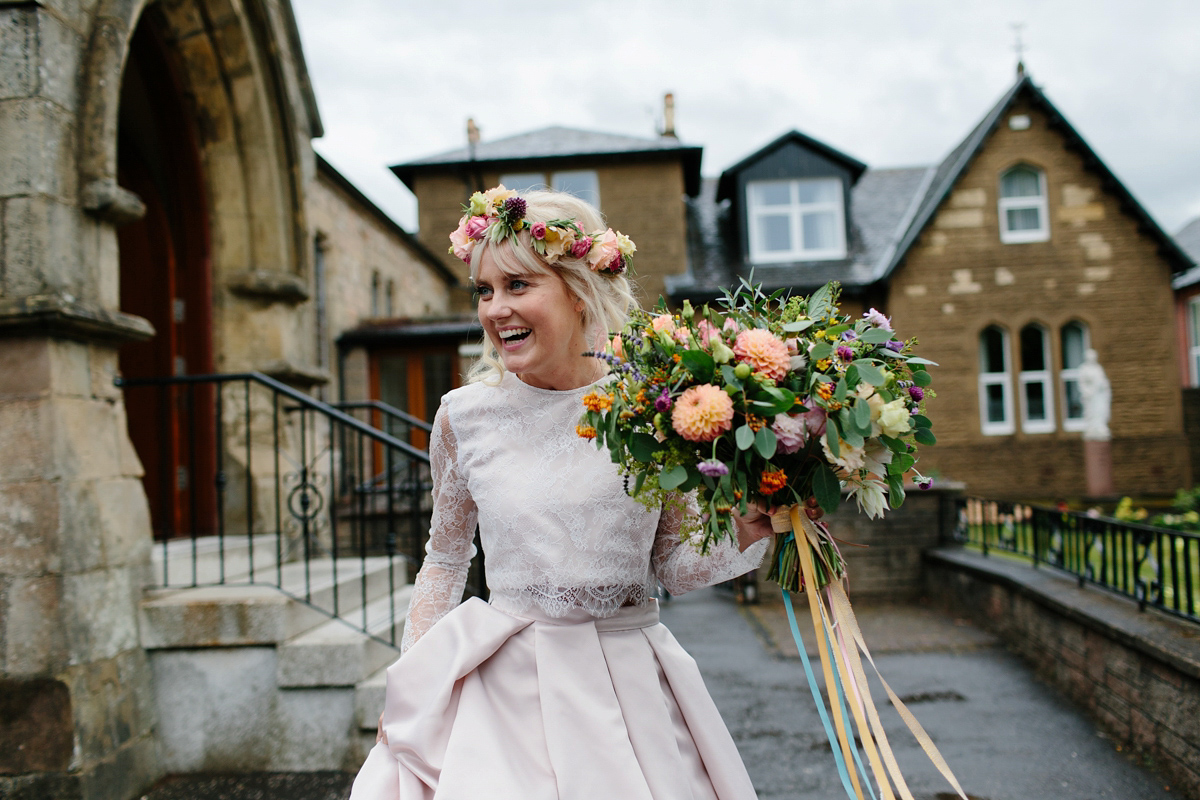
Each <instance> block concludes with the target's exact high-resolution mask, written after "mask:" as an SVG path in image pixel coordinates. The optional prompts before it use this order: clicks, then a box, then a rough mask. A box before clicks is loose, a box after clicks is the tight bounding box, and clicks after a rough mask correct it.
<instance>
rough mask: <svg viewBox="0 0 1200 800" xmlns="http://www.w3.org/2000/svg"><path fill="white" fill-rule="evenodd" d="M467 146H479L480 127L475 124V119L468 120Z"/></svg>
mask: <svg viewBox="0 0 1200 800" xmlns="http://www.w3.org/2000/svg"><path fill="white" fill-rule="evenodd" d="M467 144H469V145H477V144H479V126H478V125H476V124H475V119H474V118H473V117H471V118H468V119H467Z"/></svg>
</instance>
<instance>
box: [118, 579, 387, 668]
mask: <svg viewBox="0 0 1200 800" xmlns="http://www.w3.org/2000/svg"><path fill="white" fill-rule="evenodd" d="M389 561H390V562H391V564H392V568H393V570H394V574H393V575H392V576H390V577H389V570H388V567H389ZM404 575H405V573H404V562H403V561H402V560H401V559H399V558H395V559H389V558H388V557H387V556H375V557H371V558H367V559H366V560H365V561H364V560H362V559H358V558H346V559H337V560H336V561H334V560H333V559H321V560H317V561H312V562H310V563H309V564H308V565H306V564H305V563H304V562H293V563H290V564H285V565H284V566H283V585H282V590H283V591H280V589H278V588H276V587H274V586H262V585H241V586H234V585H226V586H207V587H200V588H196V589H150V590H147V592H146V594H145V598H144V599H143V602H142V609H141V611H142V626H141V635H142V646H143V647H145V648H147V649H160V648H176V647H228V646H236V645H277V644H279V643H281V642H285V641H287V640H289V639H292V638H294V637H296V636H299V635H300V634H302V633H304V632H305V631H308V630H310V629H312V628H313V627H315V626H317V625H319V624H320V623H322V622H324V621H325V620H328V619H329V615H330V614H332V613H334V612H335V611H336V612H337V613H338V614H339V615H349V614H350V613H351V612H353V611H354V610H355V609H358V608H360V607H361V606H362V605H363V603H364V602H365V603H370V602H372V601H374V600H377V599H379V598H380V597H383V596H384V595H386V594H388V593H389V592H390V591H392V590H393V588H394V587H396V586H403V585H404V583H405V579H404ZM293 598H295V599H293ZM297 600H300V601H303V602H297ZM319 609H320V610H319ZM321 610H324V611H326V612H327V613H322V611H321Z"/></svg>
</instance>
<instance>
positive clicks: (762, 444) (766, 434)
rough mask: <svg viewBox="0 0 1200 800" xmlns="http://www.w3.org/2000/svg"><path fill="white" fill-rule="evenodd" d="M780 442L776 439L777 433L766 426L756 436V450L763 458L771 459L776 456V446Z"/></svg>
mask: <svg viewBox="0 0 1200 800" xmlns="http://www.w3.org/2000/svg"><path fill="white" fill-rule="evenodd" d="M777 444H778V440H777V439H776V438H775V431H773V430H771V429H770V428H769V427H767V426H766V425H763V426H762V427H761V428H759V429H758V433H756V434H755V435H754V449H755V450H757V451H758V454H759V455H760V456H762V457H763V458H771V457H772V456H774V455H775V446H776V445H777Z"/></svg>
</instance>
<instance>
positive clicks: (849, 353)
mask: <svg viewBox="0 0 1200 800" xmlns="http://www.w3.org/2000/svg"><path fill="white" fill-rule="evenodd" d="M837 354H838V358H840V359H841V360H842V361H853V360H854V351H853V350H851V349H850V346H849V345H846V344H839V345H838V349H837Z"/></svg>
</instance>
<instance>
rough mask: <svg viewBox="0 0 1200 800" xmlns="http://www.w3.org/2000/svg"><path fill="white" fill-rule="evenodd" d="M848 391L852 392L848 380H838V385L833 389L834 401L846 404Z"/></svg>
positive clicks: (843, 378) (842, 378)
mask: <svg viewBox="0 0 1200 800" xmlns="http://www.w3.org/2000/svg"><path fill="white" fill-rule="evenodd" d="M848 391H850V386H849V384H847V383H846V378H845V377H841V378H838V382H837V385H836V386H834V387H833V399H834V400H836V401H838V402H839V403H845V402H846V393H847V392H848Z"/></svg>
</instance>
